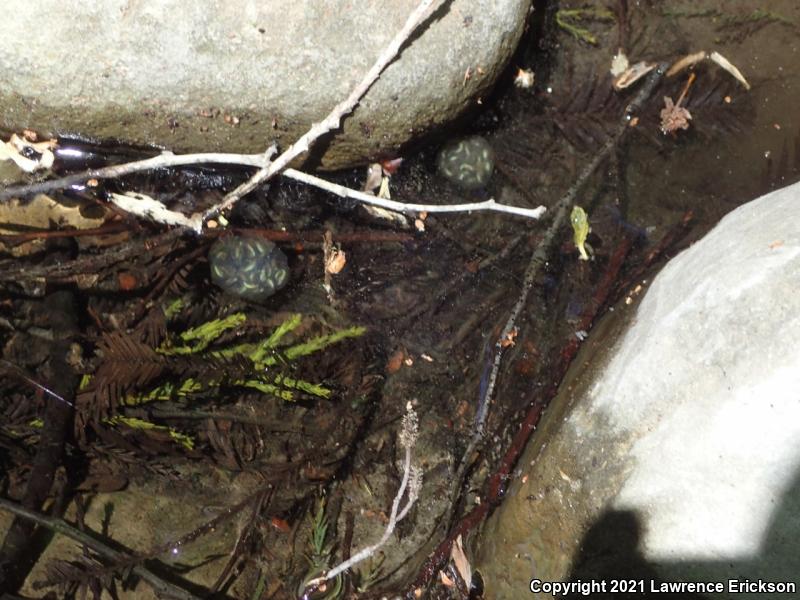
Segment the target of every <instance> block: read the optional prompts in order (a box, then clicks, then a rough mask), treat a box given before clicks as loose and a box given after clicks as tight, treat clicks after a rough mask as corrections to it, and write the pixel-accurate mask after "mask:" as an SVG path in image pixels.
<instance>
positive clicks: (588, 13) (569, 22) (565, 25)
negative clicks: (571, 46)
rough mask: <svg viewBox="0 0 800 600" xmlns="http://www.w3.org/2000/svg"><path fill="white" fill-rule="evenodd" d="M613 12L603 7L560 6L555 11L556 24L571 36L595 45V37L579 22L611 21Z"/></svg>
mask: <svg viewBox="0 0 800 600" xmlns="http://www.w3.org/2000/svg"><path fill="white" fill-rule="evenodd" d="M613 20H614V14H613V13H612V12H611V11H610V10H608V9H605V8H594V7H591V8H562V9H560V10H558V11H557V12H556V25H558V26H559V27H560V28H561V29H563V30H564V31H566V32H567V33H569V34H570V35H572V36H573V37H575V38H577V39H579V40H581V41H583V42H586V43H587V44H591V45H592V46H596V45H597V38H596V37H595V35H594V34H593V33H592V32H591V31H589V30H588V29H587V28H586V27H583V26H582V25H581V24H582V23H585V22H586V21H613Z"/></svg>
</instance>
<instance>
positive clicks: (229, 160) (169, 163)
mask: <svg viewBox="0 0 800 600" xmlns="http://www.w3.org/2000/svg"><path fill="white" fill-rule="evenodd" d="M276 151H277V150H276V148H275V146H274V145H272V146H270V147H269V149H268V150H267V151H266V152H265V153H263V154H228V153H223V152H203V153H198V154H172V153H169V152H165V153H164V154H159V155H158V156H154V157H152V158H146V159H144V160H137V161H134V162H129V163H125V164H122V165H113V166H110V167H102V168H100V169H89V170H88V171H83V172H81V173H75V174H73V175H67V176H66V177H59V178H58V179H50V180H48V181H40V182H37V183H30V184H25V185H12V186H9V187H6V188H3V189H0V201H1V200H8V199H10V198H14V197H17V196H30V195H32V194H46V193H47V192H53V191H55V190H60V189H63V188H65V187H68V186H71V185H76V184H80V183H85V182H86V181H88V180H89V179H114V178H116V177H122V176H123V175H130V174H131V173H138V172H139V171H150V170H152V169H163V168H166V167H181V166H186V165H200V164H229V165H244V166H249V167H257V168H263V167H264V166H265V165H267V164H269V159H270V157H271V156H272V155H273V154H275V152H276Z"/></svg>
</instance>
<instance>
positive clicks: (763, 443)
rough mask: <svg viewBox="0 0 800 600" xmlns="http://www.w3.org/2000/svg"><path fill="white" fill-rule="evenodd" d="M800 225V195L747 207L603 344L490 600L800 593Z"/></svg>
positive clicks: (536, 475)
mask: <svg viewBox="0 0 800 600" xmlns="http://www.w3.org/2000/svg"><path fill="white" fill-rule="evenodd" d="M798 207H800V184H797V185H794V186H792V187H789V188H786V189H783V190H780V191H777V192H775V193H772V194H769V195H767V196H764V197H762V198H760V199H758V200H756V201H753V202H751V203H749V204H747V205H744V206H742V207H740V208H739V209H737V210H736V211H734V212H733V213H731V214H729V215H728V216H727V217H725V218H724V219H723V220H722V221H721V222H720V223H719V225H718V226H717V227H716V228H715V229H714V230H713V231H712V232H711V233H709V234H708V235H707V236H706V237H705V238H704V239H703V240H702V241H700V242H699V243H697V244H695V245H694V246H692V247H691V248H689V249H688V250H686V251H685V252H683V253H682V254H680V255H679V256H678V257H676V258H675V259H674V260H672V261H671V262H670V263H669V264H668V265H667V266H666V267H665V268H664V269H663V271H662V272H661V273H660V274H659V275H658V276H657V277H656V278H655V280H654V282H653V284H652V286H651V287H650V289H649V291H648V292H647V294H646V297H645V298H644V299H643V301H642V302H641V305H640V306H639V307H638V309H636V312H635V315H634V314H631V313H630V312H628V314H627V315H623V320H624V321H627V322H629V323H631V322H632V324H630V325H629V326H628V328H627V331H625V332H624V333H623V334H622V335H620V336H618V337H617V336H616V334H614V333H613V332H612V333H610V332H609V331H607V330H606V331H603V329H608V328H609V325H608V323H606V325H605V326H603V325H601V327H600V328H599V329H597V330H595V331H593V332H592V336H591V337H590V342H589V343H588V347H587V348H585V349H584V350H585V351H586V352H583V353H582V355H581V356H582V362H581V364H579V365H577V369H574V370H573V372H572V375H571V377H570V379H569V381H568V382H567V383H566V385H565V386H562V387H563V389H564V390H569V391H564V392H563V393H562V394H561V396H559V397H558V398H557V399H556V400H555V401H554V404H553V406H552V409H551V410H550V412H549V413H548V414H547V415H546V420H545V423H544V425H543V427H542V429H541V430H540V431H539V432H537V439H536V441H535V442H534V443H533V444H532V445H531V446H530V447H529V448H528V449H527V450H526V454H525V456H524V458H523V459H522V461H521V463H520V464H521V466H522V470H523V471H524V472H526V473H528V477H527V478H521V479H518V480H516V481H515V482H514V484H513V485H511V486H510V489H509V493H508V496H507V498H506V501H505V503H504V504H503V506H502V507H501V508H500V509H499V510H498V511H497V513H496V514H495V515H494V516H493V518H492V519H491V520H490V521H489V523H488V525H487V527H486V529H485V530H484V537H483V539H482V544H481V556H480V558H479V560H478V565H477V567H478V569H479V570H480V571H481V572H482V574H483V577H484V581H485V584H486V588H487V597H491V598H520V597H523V594H524V592H525V590H526V589H527V588H528V583H529V580H530V579H532V578H537V579H541V580H544V581H565V580H568V579H573V580H577V579H581V580H582V581H583V582H589V581H590V580H593V579H594V580H597V581H602V580H605V581H606V582H607V591H610V586H611V583H610V582H611V580H612V579H620V578H633V579H634V580H635V581H636V582H638V581H639V580H641V581H642V585H643V586H644V587H645V589H646V590H649V589H650V586H651V585H652V584H651V580H652V581H655V582H674V581H688V582H722V584H723V588H724V591H723V593H714V594H711V595H710V596H711V597H714V598H768V597H775V598H778V597H787V595H786V594H784V595H780V594H770V593H763V590H764V589H766V588H763V587H762V588H758V587H757V586H758V584H757V583H756V584H755V585H756V587H754V588H746V589H747V590H748V591H751V592H754V593H745V594H740V593H735V591H734V588H732V587H731V586H729V584H728V580H730V579H734V580H740V581H741V580H744V579H749V580H750V581H751V582H757V581H758V580H759V579H760V580H762V582H763V583H766V582H773V583H781V582H794V583H795V585H797V586H798V587H800V581H798V579H800V344H798V337H800V294H798V282H800V227H798V224H797V220H796V218H795V217H796V215H797V214H798ZM631 310H634V309H632V308H630V309H626V308H625V307H624V305H623V306H622V307H620V308H618V310H616V311H615V313H616V314H619V313H622V312H627V311H631ZM610 327H611V329H614V328H616V329H622V327H623V326H622V325H621V323H620V322H619V321H618V322H617V323H615V324H612V325H611V326H610ZM615 337H616V338H617V340H618V341H617V342H616V344H615V346H614V347H613V349H612V350H611V351H610V353H609V354H608V356H607V357H606V358H603V357H602V356H601V354H602V352H598V350H602V347H603V346H607V345H608V344H609V339H614V338H615ZM637 585H638V583H637ZM759 589H760V590H761V591H758V590H759ZM637 592H638V590H637ZM534 596H535V597H539V598H552V596H551V595H548V594H539V595H534ZM643 596H644V595H643V594H641V593H634V594H631V595H630V596H627V597H643ZM788 596H791V597H797V588H796V589H795V592H794V593H790V594H788ZM572 597H578V596H577V594H575V595H573V596H572ZM591 597H593V598H594V597H598V598H599V597H614V598H619V597H626V596H623V595H611V594H608V595H606V596H604V595H603V594H598V593H596V594H593V595H592V596H591ZM659 597H661V598H667V597H674V598H687V597H693V596H692V595H691V594H690V593H686V591H684V592H680V593H675V594H672V595H669V594H660V595H659Z"/></svg>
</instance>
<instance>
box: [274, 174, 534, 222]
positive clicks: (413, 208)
mask: <svg viewBox="0 0 800 600" xmlns="http://www.w3.org/2000/svg"><path fill="white" fill-rule="evenodd" d="M281 175H284V176H285V177H289V178H291V179H295V180H296V181H301V182H303V183H307V184H309V185H313V186H316V187H318V188H321V189H323V190H326V191H328V192H331V193H332V194H336V195H337V196H341V197H342V198H352V199H353V200H358V201H359V202H364V203H366V204H373V205H375V206H381V207H383V208H388V209H389V210H396V211H398V212H429V213H431V212H470V211H476V210H492V211H496V212H502V213H508V214H512V215H520V216H523V217H529V218H531V219H539V218H541V217H542V215H543V214H544V212H545V211H546V210H547V209H546V208H545V207H544V206H539V207H537V208H522V207H521V206H508V205H506V204H498V203H497V202H495V201H494V200H493V199H491V200H484V201H483V202H470V203H465V204H407V203H405V202H397V201H395V200H389V199H388V198H379V197H378V196H373V195H372V194H367V193H366V192H359V191H357V190H353V189H350V188H348V187H345V186H343V185H339V184H338V183H332V182H330V181H326V180H325V179H321V178H319V177H315V176H314V175H309V174H308V173H304V172H303V171H297V170H296V169H286V170H285V171H284V172H283V173H281Z"/></svg>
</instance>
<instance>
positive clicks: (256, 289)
mask: <svg viewBox="0 0 800 600" xmlns="http://www.w3.org/2000/svg"><path fill="white" fill-rule="evenodd" d="M208 262H209V265H210V266H211V281H213V282H214V283H215V284H216V285H218V286H219V287H221V288H222V289H223V290H225V291H226V292H228V293H229V294H233V295H234V296H240V297H242V298H245V299H246V300H256V301H257V300H264V299H266V298H269V297H270V296H271V295H272V294H274V293H275V292H277V291H278V290H279V289H281V288H282V287H283V286H284V285H286V282H287V281H289V262H288V261H287V259H286V255H285V254H284V253H283V252H281V251H280V249H279V248H278V247H277V246H276V245H275V244H273V243H272V242H270V241H268V240H263V239H260V238H255V237H239V236H228V237H225V238H222V239H219V240H217V241H216V242H214V244H213V245H212V246H211V250H210V251H209V253H208Z"/></svg>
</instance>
